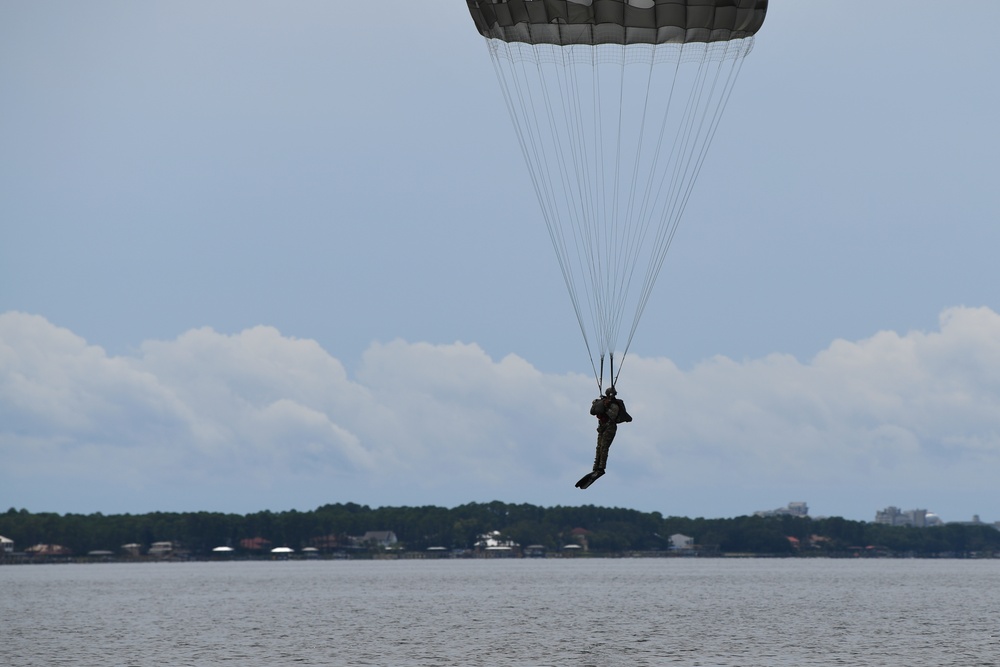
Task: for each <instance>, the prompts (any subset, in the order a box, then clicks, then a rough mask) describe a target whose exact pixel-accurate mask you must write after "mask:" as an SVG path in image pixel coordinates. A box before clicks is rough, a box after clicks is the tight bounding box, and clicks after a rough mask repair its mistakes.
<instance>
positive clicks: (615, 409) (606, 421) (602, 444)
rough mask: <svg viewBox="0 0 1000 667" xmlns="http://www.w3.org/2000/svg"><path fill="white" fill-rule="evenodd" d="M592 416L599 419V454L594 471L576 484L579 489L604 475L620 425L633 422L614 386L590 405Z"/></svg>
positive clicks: (595, 457)
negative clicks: (609, 453)
mask: <svg viewBox="0 0 1000 667" xmlns="http://www.w3.org/2000/svg"><path fill="white" fill-rule="evenodd" d="M590 414H592V415H594V416H595V417H597V453H596V454H595V456H594V469H593V470H592V471H591V472H589V473H587V474H586V475H584V476H583V478H582V479H581V480H580V481H579V482H577V483H576V486H577V488H580V489H586V488H587V487H588V486H590V485H591V484H593V483H594V482H596V481H597V479H598V478H599V477H601V476H602V475H603V474H604V471H605V468H607V465H608V451H609V450H610V449H611V443H612V442H613V441H614V439H615V435H616V434H617V433H618V424H621V423H624V422H630V421H632V415H630V414H629V413H628V410H626V409H625V401H623V400H621V399H620V398H618V391H617V390H616V389H615V388H614V385H612V386H610V387H608V388H607V390H606V391H605V392H604V395H603V396H599V397H597V398H595V399H594V401H593V403H591V404H590Z"/></svg>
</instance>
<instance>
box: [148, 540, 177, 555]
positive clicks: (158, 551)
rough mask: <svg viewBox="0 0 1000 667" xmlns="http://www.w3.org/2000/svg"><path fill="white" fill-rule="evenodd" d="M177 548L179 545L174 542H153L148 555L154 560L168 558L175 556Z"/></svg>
mask: <svg viewBox="0 0 1000 667" xmlns="http://www.w3.org/2000/svg"><path fill="white" fill-rule="evenodd" d="M176 547H177V545H176V544H175V543H173V542H153V544H151V545H150V547H149V551H147V552H146V554H148V555H150V556H153V557H154V558H168V557H169V556H172V555H173V553H174V549H175V548H176Z"/></svg>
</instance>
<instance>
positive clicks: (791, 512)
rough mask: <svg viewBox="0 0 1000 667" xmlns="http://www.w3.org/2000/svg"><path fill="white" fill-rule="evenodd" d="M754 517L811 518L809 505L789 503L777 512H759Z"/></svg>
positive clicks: (776, 510)
mask: <svg viewBox="0 0 1000 667" xmlns="http://www.w3.org/2000/svg"><path fill="white" fill-rule="evenodd" d="M753 514H754V516H801V517H807V516H809V505H808V504H806V503H804V502H793V503H788V505H786V506H785V507H779V508H778V509H775V510H758V511H756V512H754V513H753Z"/></svg>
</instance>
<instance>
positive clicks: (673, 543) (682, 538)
mask: <svg viewBox="0 0 1000 667" xmlns="http://www.w3.org/2000/svg"><path fill="white" fill-rule="evenodd" d="M669 539H670V549H671V551H690V550H691V549H694V538H693V537H688V536H687V535H681V534H680V533H674V534H673V535H671V536H670V538H669Z"/></svg>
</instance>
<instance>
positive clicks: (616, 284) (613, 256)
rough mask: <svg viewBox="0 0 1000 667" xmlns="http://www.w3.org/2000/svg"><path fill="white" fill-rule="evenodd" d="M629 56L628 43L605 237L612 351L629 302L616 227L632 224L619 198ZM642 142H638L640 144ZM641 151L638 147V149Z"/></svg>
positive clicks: (607, 345) (607, 342) (605, 325)
mask: <svg viewBox="0 0 1000 667" xmlns="http://www.w3.org/2000/svg"><path fill="white" fill-rule="evenodd" d="M626 57H627V53H626V51H625V45H622V46H621V56H620V65H619V72H618V79H617V81H618V129H617V134H616V137H615V145H616V146H617V150H616V151H615V171H614V180H613V181H612V182H613V184H614V185H613V186H612V192H613V204H612V207H611V212H612V219H611V221H610V224H606V225H605V226H604V228H605V238H604V248H605V251H604V257H603V258H604V261H605V265H606V271H607V277H606V278H607V279H606V280H605V281H604V285H605V290H606V299H605V302H606V308H605V311H604V318H603V321H602V322H601V325H602V329H603V342H604V350H606V351H607V352H609V353H611V352H613V348H614V345H615V338H616V327H615V313H616V312H617V313H620V312H621V309H622V307H623V302H624V301H625V292H624V290H623V289H622V282H621V276H620V275H619V267H620V266H621V265H620V264H619V261H618V259H619V258H618V256H617V255H618V250H619V245H620V244H619V243H618V239H617V238H616V236H617V234H616V230H618V229H619V228H620V227H619V225H621V224H626V225H627V224H628V222H629V220H628V217H627V216H626V217H625V218H624V220H622V216H621V212H620V211H621V208H620V206H621V203H620V202H619V198H620V196H621V175H622V149H623V147H624V146H623V142H622V130H623V127H624V116H625V83H626V71H625V67H626ZM640 145H641V144H636V147H637V149H638V146H640ZM636 152H637V153H638V150H637V151H636Z"/></svg>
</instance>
